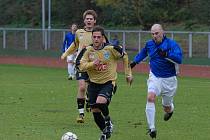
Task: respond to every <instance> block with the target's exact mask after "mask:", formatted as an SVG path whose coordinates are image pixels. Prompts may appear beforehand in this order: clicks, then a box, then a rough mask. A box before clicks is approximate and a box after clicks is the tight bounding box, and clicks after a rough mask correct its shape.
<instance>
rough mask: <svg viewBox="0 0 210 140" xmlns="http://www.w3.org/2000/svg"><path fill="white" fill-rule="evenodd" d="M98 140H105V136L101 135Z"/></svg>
mask: <svg viewBox="0 0 210 140" xmlns="http://www.w3.org/2000/svg"><path fill="white" fill-rule="evenodd" d="M99 140H107V138H106V135H105V134H104V133H102V134H101V137H100V138H99Z"/></svg>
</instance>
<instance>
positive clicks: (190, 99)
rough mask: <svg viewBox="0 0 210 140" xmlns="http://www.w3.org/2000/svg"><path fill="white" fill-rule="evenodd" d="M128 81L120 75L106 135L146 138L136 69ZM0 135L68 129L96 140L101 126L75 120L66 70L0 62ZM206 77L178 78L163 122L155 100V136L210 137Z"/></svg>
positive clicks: (39, 138)
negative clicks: (171, 110)
mask: <svg viewBox="0 0 210 140" xmlns="http://www.w3.org/2000/svg"><path fill="white" fill-rule="evenodd" d="M134 76H135V79H134V83H133V85H132V86H131V87H129V86H127V85H126V83H125V80H124V75H123V74H119V79H118V91H117V93H116V95H114V96H113V99H112V103H111V105H110V114H111V116H112V120H113V122H114V133H113V135H112V138H111V140H150V139H151V138H150V137H149V136H148V135H146V129H147V124H146V118H145V113H144V110H145V103H146V91H147V89H146V78H147V75H142V74H135V75H134ZM0 79H1V80H0V139H1V140H60V138H61V136H62V134H63V133H65V132H67V131H72V132H74V133H76V134H77V136H78V137H79V139H80V140H98V137H99V133H100V131H99V130H98V128H97V127H96V125H95V123H94V122H93V118H92V115H91V114H90V113H86V122H85V124H77V123H76V121H75V119H76V116H77V109H76V91H77V90H76V89H77V88H76V87H77V83H76V81H68V80H67V79H66V69H55V68H40V67H26V66H18V65H0ZM209 85H210V80H209V79H200V78H187V77H179V88H178V91H177V95H176V97H175V113H174V116H173V117H172V119H171V120H170V121H168V122H164V121H163V111H162V107H161V99H160V98H158V100H157V102H156V127H157V131H158V135H157V140H169V139H170V140H207V139H210V133H209V132H210V124H209V118H210V117H209V110H210V105H209V100H210V96H209V93H210V88H209Z"/></svg>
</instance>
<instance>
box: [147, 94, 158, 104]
mask: <svg viewBox="0 0 210 140" xmlns="http://www.w3.org/2000/svg"><path fill="white" fill-rule="evenodd" d="M155 97H156V95H155V93H149V94H148V95H147V101H148V102H153V103H154V102H155Z"/></svg>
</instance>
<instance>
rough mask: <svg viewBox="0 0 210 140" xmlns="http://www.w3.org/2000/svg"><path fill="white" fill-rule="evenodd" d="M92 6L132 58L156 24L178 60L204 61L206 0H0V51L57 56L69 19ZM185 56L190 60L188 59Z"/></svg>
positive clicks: (209, 47) (208, 35) (209, 10)
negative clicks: (177, 49)
mask: <svg viewBox="0 0 210 140" xmlns="http://www.w3.org/2000/svg"><path fill="white" fill-rule="evenodd" d="M87 9H94V10H95V11H96V12H97V14H98V19H97V24H100V25H102V26H104V27H105V29H106V33H107V36H108V38H109V40H112V39H113V38H115V37H117V39H118V40H119V42H120V44H121V45H122V46H123V47H124V49H125V50H127V51H128V53H129V55H130V57H133V55H134V54H136V53H137V51H139V50H140V49H141V48H142V47H143V46H144V43H145V42H146V40H148V39H150V38H151V36H150V32H149V30H150V27H151V25H152V24H154V23H160V24H162V25H163V27H164V29H165V30H166V34H167V36H168V37H171V38H173V39H175V40H176V41H177V42H178V43H179V44H180V45H181V47H182V49H183V52H184V57H185V59H184V63H194V62H196V63H198V64H202V65H207V64H209V63H210V62H209V58H210V32H209V31H210V26H209V25H210V4H209V2H208V1H206V0H196V1H195V0H132V1H130V0H59V1H58V0H39V1H37V0H16V1H14V0H0V13H1V14H0V55H30V56H42V55H43V56H50V57H59V55H60V54H61V46H62V43H63V39H64V36H65V34H66V32H67V31H68V28H69V25H70V24H71V23H77V24H78V25H79V27H80V28H82V27H83V19H82V14H83V12H84V11H85V10H87ZM191 60H193V61H192V62H191Z"/></svg>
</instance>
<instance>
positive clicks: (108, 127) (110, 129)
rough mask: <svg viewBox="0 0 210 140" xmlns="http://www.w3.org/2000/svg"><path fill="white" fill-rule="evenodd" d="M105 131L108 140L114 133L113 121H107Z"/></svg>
mask: <svg viewBox="0 0 210 140" xmlns="http://www.w3.org/2000/svg"><path fill="white" fill-rule="evenodd" d="M105 125H106V127H105V129H104V130H103V134H105V135H106V138H107V139H108V138H110V137H111V135H112V133H113V124H112V121H111V120H109V121H105Z"/></svg>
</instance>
